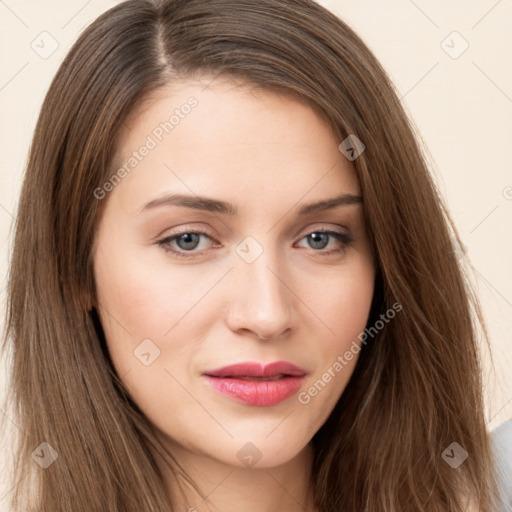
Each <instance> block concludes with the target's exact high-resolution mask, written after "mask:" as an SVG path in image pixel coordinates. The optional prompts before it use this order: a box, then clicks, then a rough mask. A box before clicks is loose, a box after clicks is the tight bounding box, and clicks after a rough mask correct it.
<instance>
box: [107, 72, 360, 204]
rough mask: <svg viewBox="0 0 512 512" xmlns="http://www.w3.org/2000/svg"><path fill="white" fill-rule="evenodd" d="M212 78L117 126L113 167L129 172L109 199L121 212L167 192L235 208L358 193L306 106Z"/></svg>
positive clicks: (156, 101)
mask: <svg viewBox="0 0 512 512" xmlns="http://www.w3.org/2000/svg"><path fill="white" fill-rule="evenodd" d="M209 82H211V79H210V80H208V79H204V80H201V81H193V82H192V81H183V82H177V83H173V84H172V85H169V86H166V87H162V88H160V89H158V90H156V91H154V92H153V93H152V94H151V95H150V96H148V97H147V98H145V100H144V101H143V102H141V103H140V104H139V106H138V107H137V108H136V109H135V110H134V111H133V112H132V113H131V114H130V116H129V117H128V119H127V121H126V122H125V123H124V125H123V127H122V129H121V131H120V134H119V137H118V141H117V152H116V156H115V165H114V168H113V170H114V172H115V171H116V170H117V169H119V168H121V167H123V166H124V168H125V169H126V170H127V171H128V172H125V173H123V174H125V175H126V177H125V178H123V179H122V182H121V183H120V184H119V185H117V186H116V187H115V190H114V191H113V193H111V195H112V196H117V197H118V199H122V200H123V202H124V203H125V206H126V207H127V208H129V209H130V210H132V211H133V208H135V207H136V206H139V203H140V202H141V201H142V200H143V199H145V198H150V197H152V196H155V195H158V194H159V193H162V192H168V191H174V192H177V193H179V192H186V193H189V194H190V193H197V194H198V195H214V196H216V197H221V196H222V197H225V198H226V200H229V201H230V202H233V203H237V202H238V201H237V200H236V198H237V196H239V197H244V201H245V202H246V203H247V201H249V203H250V201H251V198H254V200H255V201H259V200H260V199H261V195H262V194H264V195H265V196H266V197H267V198H268V200H269V201H280V202H285V201H286V200H289V201H295V202H297V201H298V200H299V199H300V198H301V197H302V196H305V195H307V194H310V197H309V198H310V199H313V198H314V197H317V196H318V195H323V196H325V195H326V194H329V196H333V195H335V192H336V191H340V192H348V193H354V194H357V193H359V184H358V180H357V176H356V174H355V171H354V169H353V167H352V165H351V163H350V162H349V161H348V160H347V159H346V158H345V157H344V156H343V155H342V154H341V153H340V152H339V150H338V144H339V142H340V141H338V140H336V138H335V136H334V135H333V133H332V131H331V129H330V127H329V126H328V124H327V122H326V121H325V120H323V119H322V118H321V117H320V116H319V115H318V114H317V113H316V112H315V111H314V110H313V109H312V108H311V107H309V106H308V105H306V104H305V103H303V102H301V101H298V100H297V99H295V98H293V97H292V96H289V95H283V94H277V93H275V92H270V91H265V90H262V89H255V88H252V87H250V86H247V85H244V84H240V83H237V82H234V81H232V80H230V79H222V80H221V79H216V80H214V81H213V82H212V83H209ZM145 148H149V149H145ZM141 153H144V155H143V156H141ZM333 189H335V190H333ZM226 195H228V196H230V197H226ZM120 196H122V197H120ZM110 199H113V197H112V198H109V200H110ZM248 206H250V204H249V205H248Z"/></svg>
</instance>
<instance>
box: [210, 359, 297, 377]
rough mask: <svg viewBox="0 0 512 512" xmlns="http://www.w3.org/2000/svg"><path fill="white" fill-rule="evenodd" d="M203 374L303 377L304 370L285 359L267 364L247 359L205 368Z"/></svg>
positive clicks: (214, 375) (212, 375)
mask: <svg viewBox="0 0 512 512" xmlns="http://www.w3.org/2000/svg"><path fill="white" fill-rule="evenodd" d="M204 375H209V376H210V377H275V376H277V375H283V376H285V375H291V376H297V377H303V376H304V375H306V371H305V370H303V369H302V368H300V367H299V366H296V365H294V364H292V363H288V362H287V361H275V362H273V363H269V364H267V365H263V364H262V363H255V362H252V361H248V362H244V363H238V364H232V365H229V366H223V367H222V368H216V369H214V370H207V371H206V372H204Z"/></svg>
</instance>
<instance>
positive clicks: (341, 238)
mask: <svg viewBox="0 0 512 512" xmlns="http://www.w3.org/2000/svg"><path fill="white" fill-rule="evenodd" d="M313 233H325V234H328V235H331V236H333V237H334V238H335V239H336V240H337V241H338V242H340V243H341V247H339V248H338V249H332V250H330V251H323V250H322V249H320V250H315V249H312V251H313V252H317V253H320V254H323V255H324V256H332V255H335V254H338V253H340V252H343V251H344V250H346V249H347V248H348V247H349V246H350V244H351V243H352V242H353V241H354V239H353V238H352V237H351V236H350V235H347V234H345V233H340V232H338V231H332V230H327V229H315V230H314V231H311V232H310V233H308V234H306V235H304V236H303V237H302V238H301V240H302V239H303V238H306V237H308V236H310V235H312V234H313ZM192 234H193V235H204V236H207V237H208V238H210V239H213V237H212V236H211V235H210V234H209V233H206V232H205V231H182V232H181V233H176V234H174V235H171V236H167V237H165V238H162V239H161V240H158V241H157V242H156V243H157V244H158V245H159V246H160V247H162V248H163V250H164V251H165V252H166V253H172V254H173V255H176V256H177V257H179V258H196V257H198V256H200V255H201V254H202V253H201V252H195V253H194V252H192V251H186V252H180V251H176V250H175V249H170V248H169V247H170V245H169V244H170V242H172V241H173V240H175V239H177V238H179V237H180V236H183V235H192ZM187 252H189V253H191V254H187Z"/></svg>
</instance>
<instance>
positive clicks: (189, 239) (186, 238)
mask: <svg viewBox="0 0 512 512" xmlns="http://www.w3.org/2000/svg"><path fill="white" fill-rule="evenodd" d="M180 242H184V243H185V247H183V245H182V244H180ZM198 242H199V235H198V234H197V233H185V234H183V235H181V236H180V237H179V238H178V245H179V247H180V249H194V248H195V247H196V245H197V243H198ZM187 244H192V247H191V246H189V245H187Z"/></svg>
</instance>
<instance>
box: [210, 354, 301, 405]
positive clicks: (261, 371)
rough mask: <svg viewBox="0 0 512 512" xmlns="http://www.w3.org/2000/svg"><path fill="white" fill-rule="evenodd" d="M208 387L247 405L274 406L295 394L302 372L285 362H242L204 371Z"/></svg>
mask: <svg viewBox="0 0 512 512" xmlns="http://www.w3.org/2000/svg"><path fill="white" fill-rule="evenodd" d="M203 376H204V377H205V378H206V379H207V380H208V382H209V383H210V385H211V386H212V387H213V388H214V389H216V390H217V391H219V392H220V393H223V394H225V395H227V396H229V397H231V398H234V399H235V400H238V401H240V402H243V403H245V404H248V405H257V406H271V405H276V404H279V403H281V402H283V401H284V400H286V399H287V398H289V397H290V396H292V395H294V394H295V393H297V391H298V390H299V388H300V386H301V385H302V382H303V380H304V377H305V376H306V371H305V370H303V369H302V368H299V367H298V366H295V365H294V364H291V363H288V362H286V361H276V362H274V363H270V364H267V365H266V366H263V365H262V364H261V363H254V362H246V363H240V364H234V365H230V366H224V367H222V368H217V369H215V370H208V371H206V372H205V373H204V374H203Z"/></svg>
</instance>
